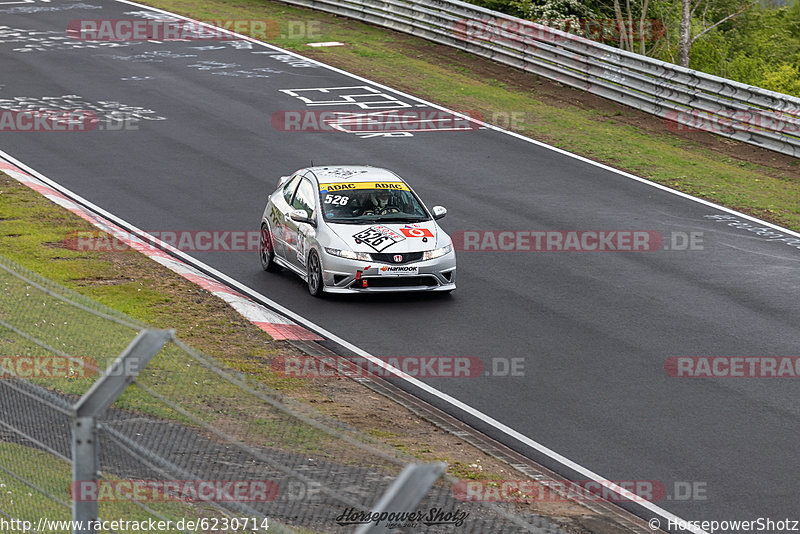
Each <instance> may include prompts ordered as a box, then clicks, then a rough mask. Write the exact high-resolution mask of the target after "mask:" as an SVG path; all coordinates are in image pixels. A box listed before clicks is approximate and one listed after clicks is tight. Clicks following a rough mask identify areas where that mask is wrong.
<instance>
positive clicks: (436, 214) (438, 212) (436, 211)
mask: <svg viewBox="0 0 800 534" xmlns="http://www.w3.org/2000/svg"><path fill="white" fill-rule="evenodd" d="M445 215H447V210H446V209H445V207H444V206H434V207H433V220H439V219H441V218H442V217H444V216H445Z"/></svg>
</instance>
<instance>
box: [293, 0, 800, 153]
mask: <svg viewBox="0 0 800 534" xmlns="http://www.w3.org/2000/svg"><path fill="white" fill-rule="evenodd" d="M281 1H282V2H284V3H287V4H293V5H300V6H305V7H309V8H312V9H317V10H320V11H325V12H329V13H334V14H337V15H342V16H345V17H349V18H353V19H357V20H361V21H364V22H368V23H370V24H375V25H378V26H383V27H385V28H390V29H393V30H397V31H401V32H404V33H409V34H412V35H416V36H418V37H422V38H424V39H428V40H430V41H434V42H436V43H440V44H444V45H447V46H452V47H455V48H458V49H461V50H464V51H467V52H471V53H473V54H476V55H479V56H483V57H486V58H489V59H492V60H494V61H498V62H500V63H504V64H506V65H510V66H513V67H517V68H520V69H523V70H525V71H528V72H533V73H535V74H537V75H540V76H543V77H545V78H549V79H552V80H556V81H559V82H561V83H563V84H565V85H569V86H571V87H575V88H578V89H582V90H585V91H588V92H590V93H593V94H596V95H599V96H602V97H605V98H608V99H611V100H614V101H616V102H621V103H623V104H626V105H629V106H632V107H634V108H637V109H640V110H642V111H646V112H648V113H652V114H654V115H657V116H659V117H662V118H664V119H665V120H668V121H671V124H674V125H675V128H677V129H684V130H703V131H711V132H714V133H716V134H719V135H722V136H725V137H730V138H733V139H736V140H739V141H743V142H745V143H749V144H752V145H756V146H760V147H763V148H767V149H770V150H774V151H777V152H781V153H784V154H789V155H791V156H795V157H798V156H800V98H796V97H793V96H789V95H784V94H781V93H776V92H774V91H769V90H767V89H762V88H760V87H755V86H750V85H746V84H742V83H739V82H735V81H732V80H727V79H725V78H720V77H717V76H713V75H710V74H705V73H702V72H699V71H695V70H691V69H687V68H684V67H680V66H677V65H673V64H671V63H666V62H663V61H659V60H656V59H653V58H649V57H646V56H642V55H639V54H634V53H631V52H627V51H625V50H621V49H617V48H614V47H611V46H608V45H604V44H601V43H598V42H595V41H591V40H589V39H586V38H583V37H579V36H576V35H572V34H569V33H566V32H563V31H560V30H557V29H554V28H550V27H547V26H543V25H540V24H535V23H533V22H530V21H526V20H522V19H519V18H516V17H512V16H510V15H505V14H502V13H498V12H495V11H491V10H488V9H484V8H481V7H478V6H474V5H471V4H467V3H464V2H459V1H458V0H281Z"/></svg>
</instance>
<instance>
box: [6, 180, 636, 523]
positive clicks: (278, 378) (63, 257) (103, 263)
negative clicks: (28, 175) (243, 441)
mask: <svg viewBox="0 0 800 534" xmlns="http://www.w3.org/2000/svg"><path fill="white" fill-rule="evenodd" d="M94 231H96V229H94V227H92V226H91V225H90V224H89V223H88V222H86V221H84V220H83V219H81V218H79V217H77V216H76V215H74V214H72V213H70V212H68V211H66V210H64V209H63V208H61V207H59V206H57V205H55V204H53V203H51V202H50V201H48V200H47V199H45V198H44V197H42V196H40V195H39V194H38V193H36V192H34V191H32V190H30V189H29V188H27V187H25V186H23V185H21V184H19V183H18V182H17V181H16V180H14V179H12V178H10V177H8V176H7V175H5V174H3V173H0V255H2V256H5V257H7V258H9V259H11V260H13V261H15V262H17V263H19V264H21V265H23V266H24V267H26V268H28V269H30V270H32V271H34V272H36V273H38V274H41V275H43V276H45V277H47V278H49V279H51V280H53V281H55V282H57V283H59V284H61V285H63V286H65V287H67V288H69V289H72V290H74V291H76V292H78V293H80V294H82V295H85V296H87V297H90V298H92V299H94V300H96V301H98V302H101V303H103V304H105V305H106V306H109V307H111V308H113V309H115V310H118V311H121V312H124V313H127V314H129V315H131V316H133V317H135V318H136V319H139V320H140V321H142V322H143V323H146V324H148V325H150V326H153V327H155V328H174V329H175V330H176V334H177V336H178V337H179V338H181V339H182V340H183V341H185V342H187V343H189V344H190V345H192V346H193V347H195V348H196V349H198V350H200V351H202V352H204V353H206V354H209V355H211V356H213V357H214V358H215V359H216V360H217V361H218V362H221V364H222V365H224V366H225V367H227V368H230V369H231V370H233V371H238V372H241V373H242V374H244V375H246V376H247V378H248V380H254V381H258V382H261V383H263V384H266V385H267V386H269V387H271V388H272V389H274V390H276V391H278V392H279V393H280V394H281V395H283V396H284V397H285V398H286V399H287V400H288V401H290V402H301V403H303V404H304V405H306V406H310V407H311V409H312V410H316V411H318V412H321V413H322V414H324V415H326V416H329V417H332V418H334V419H337V420H339V421H341V422H343V423H346V424H347V425H349V426H351V427H355V428H357V429H359V430H361V431H363V432H365V433H366V434H368V435H370V436H372V437H373V439H376V440H378V441H380V442H382V443H384V444H387V445H388V446H390V447H393V448H395V449H398V450H399V451H402V452H403V453H406V454H409V455H411V456H413V457H415V458H417V459H419V460H420V461H424V462H435V461H445V462H447V463H448V466H449V468H448V471H449V473H450V474H451V475H452V476H455V477H457V478H459V479H468V480H495V479H507V478H511V479H519V478H521V477H520V473H518V472H516V471H514V470H513V469H512V468H511V467H510V466H508V465H506V464H504V463H502V462H500V461H497V460H495V459H494V458H492V457H491V456H489V455H487V454H485V453H483V452H482V451H480V450H479V449H477V448H475V447H473V446H471V445H469V444H468V443H466V442H464V441H462V440H461V439H460V438H459V437H457V436H453V435H451V434H448V433H446V432H444V431H442V430H440V429H439V428H438V427H436V426H434V425H433V424H430V423H428V422H427V421H425V420H423V419H421V418H419V417H417V416H416V415H415V414H413V413H412V412H410V411H409V410H407V409H406V408H404V407H402V406H400V405H398V404H396V403H394V402H392V401H390V400H388V399H386V398H384V397H382V396H380V395H378V394H376V393H374V392H373V391H371V390H368V389H367V388H365V387H364V386H362V385H361V384H359V383H357V382H355V381H353V380H350V379H347V378H338V379H322V378H318V379H298V378H287V377H285V376H283V375H280V374H278V373H275V372H273V371H272V370H271V368H270V362H271V361H272V359H273V358H277V357H286V356H294V355H297V350H296V349H295V348H294V347H293V346H291V345H290V344H288V343H286V342H283V341H276V340H273V339H271V338H270V336H269V335H268V334H266V333H265V332H263V331H262V330H260V329H259V328H257V327H256V326H254V325H253V324H251V323H249V322H248V321H246V320H244V319H243V318H242V317H241V316H240V315H239V314H238V313H237V312H236V311H234V310H233V309H232V308H231V307H230V306H228V305H227V304H226V303H225V302H223V301H222V300H220V299H218V298H217V297H215V296H213V295H212V294H210V293H208V292H207V291H206V290H204V289H201V288H198V287H197V286H196V285H195V284H193V283H192V282H190V281H188V280H186V279H184V278H182V277H180V276H179V275H177V274H175V273H173V272H172V271H169V270H168V269H166V268H165V267H162V266H161V265H159V264H157V263H155V262H153V261H151V260H150V259H149V258H147V257H145V256H143V255H141V254H139V253H138V252H135V251H133V250H112V251H96V250H88V251H78V250H72V249H70V248H68V247H67V246H66V243H67V242H68V240H69V239H70V236H72V235H74V233H75V232H94ZM4 313H13V310H4ZM7 349H8V348H7V347H4V350H7ZM181 365H185V364H184V363H182V362H180V361H178V360H173V359H169V358H168V359H166V360H165V361H163V362H161V363H160V364H158V365H156V366H154V367H153V369H152V370H153V371H154V372H153V373H149V374H148V376H152V377H153V379H154V380H159V377H161V378H163V373H162V371H163V372H166V373H167V374H174V372H175V370H176V366H179V367H180V366H181ZM150 370H151V369H149V370H148V371H150ZM201 371H202V370H201ZM184 374H185V373H184ZM201 374H202V373H201ZM186 376H187V377H191V379H192V380H195V378H196V377H195V375H194V374H191V375H186ZM204 376H205V375H202V376H201V378H203V377H204ZM206 378H207V377H206ZM165 380H166V379H165ZM46 385H48V386H51V387H57V388H58V389H61V390H63V391H67V392H70V391H71V392H72V393H74V394H80V393H81V392H83V391H85V389H86V387H87V384H86V379H78V380H76V381H73V382H70V381H69V380H67V379H60V380H56V381H50V382H49V383H47V384H46ZM149 385H151V386H153V385H154V384H149ZM155 386H157V384H155ZM71 388H72V389H71ZM135 389H136V388H129V390H128V391H126V393H125V394H124V395H123V397H122V398H121V399H120V402H119V403H118V404H117V405H116V406H117V407H118V408H121V409H129V410H133V411H136V412H140V413H144V414H149V415H152V416H155V417H162V418H166V419H169V420H175V421H182V422H184V423H189V424H191V422H190V421H186V420H184V418H183V417H182V416H181V415H180V414H177V413H174V411H173V410H171V409H169V408H167V407H165V406H160V405H157V404H154V403H153V402H152V399H149V397H147V396H146V395H142V394H140V393H139V392H137V391H135ZM194 389H196V388H194ZM191 395H195V394H194V393H193V394H191ZM191 395H190V396H189V397H186V402H187V404H185V405H184V407H185V408H187V409H190V407H192V406H195V405H201V408H203V409H205V410H211V412H213V413H212V415H213V417H212V418H211V419H208V420H206V419H204V418H201V419H203V421H204V422H206V423H210V424H212V425H215V426H218V427H220V428H222V426H221V425H227V426H225V428H227V427H228V426H230V424H231V421H236V420H243V419H242V417H244V418H245V419H247V420H250V419H253V417H248V414H249V415H250V416H252V415H253V414H255V413H258V410H259V408H258V406H257V405H255V404H252V403H250V404H248V405H246V406H240V407H239V408H237V410H236V413H230V412H229V411H228V410H226V411H224V412H222V413H217V411H216V407H217V405H218V404H219V403H223V402H224V403H228V401H230V399H231V395H234V396H235V395H237V392H236V391H235V389H232V388H230V387H228V385H226V384H222V385H220V384H219V381H218V380H208V379H205V378H204V379H203V383H202V387H200V388H199V390H198V391H196V398H194V397H192V396H191ZM218 397H219V399H218ZM215 399H216V400H215ZM220 399H222V400H220ZM218 401H219V402H218ZM194 411H196V410H194ZM240 412H241V413H240ZM204 413H205V412H204ZM237 417H238V418H239V419H237ZM270 424H271V422H270V421H269V420H267V421H264V422H263V427H264V428H260V427H259V428H255V429H253V428H248V432H250V433H251V434H253V435H260V436H262V437H263V441H262V445H267V446H274V447H276V448H279V449H280V448H285V447H292V446H294V445H293V444H294V443H295V442H294V441H292V440H294V439H296V445H297V446H298V448H299V449H301V450H310V449H307V448H308V447H311V449H313V450H314V451H316V452H317V453H318V452H319V451H320V450H322V449H324V448H325V445H324V443H325V440H326V439H330V438H329V437H327V436H325V437H324V439H322V441H320V440H317V439H315V438H314V436H313V435H312V436H309V435H307V432H306V431H305V430H304V429H303V428H299V427H298V428H295V427H293V426H290V427H286V425H285V424H284V425H283V427H281V428H280V429H277V430H280V431H281V439H280V440H279V442H274V443H273V441H274V440H271V438H270V435H271V433H274V431H275V430H276V429H272V428H271V427H270ZM251 426H252V425H251ZM301 434H302V435H301ZM251 437H252V436H251ZM286 439H289V440H290V441H289V442H285V440H286ZM26 451H27V452H26ZM298 452H299V451H298ZM345 456H346V455H345ZM25 458H28V459H31V457H30V451H29V450H27V449H26V450H25V451H21V450H19V448H18V447H17V446H15V445H13V444H8V446H7V447H6V448H5V449H3V448H0V466H3V465H4V466H6V467H12V468H14V467H16V468H20V469H22V468H24V467H25V466H26V465H28V464H29V463H30V462H28V460H25ZM54 462H55V463H54V464H53V465H51V463H48V462H35V464H36V465H37V466H38V467H39V468H41V469H40V471H41V475H37V476H39V477H40V478H41V477H44V478H41V480H42V481H46V482H47V483H46V485H45V486H46V489H48V491H50V490H52V491H53V492H55V491H56V490H55V489H53V488H56V489H57V490H58V491H59V492H60V493H59V495H62V494H64V493H65V492H64V484H65V482H64V481H65V480H68V479H69V477H68V476H67V477H65V476H64V473H63V472H62V471H63V470H64V467H63V466H61V465H60V463H59V462H58V461H54ZM56 464H58V465H56ZM37 480H38V479H37ZM2 484H6V485H7V487H8V488H9V491H13V493H14V495H17V497H18V500H17V501H16V504H15V507H14V510H16V511H18V512H19V513H23V512H24V513H25V514H31V515H29V516H28V517H37V516H39V515H41V514H45V513H47V514H50V512H52V513H53V515H51V516H49V517H54V518H59V517H63V515H64V511H63V510H60V509H57V508H58V507H57V506H55V505H52V504H47V505H46V506H45V508H46V509H45V508H42V509H40V508H37V505H35V503H36V502H39V501H42V498H41V497H39V496H38V495H36V492H31V490H30V488H27V486H24V485H23V484H21V483H18V482H15V481H14V480H13V479H12V478H10V477H7V476H5V473H2V472H0V488H2ZM12 486H13V489H12ZM54 494H55V493H54ZM7 495H9V496H10V495H11V494H7ZM9 498H10V497H9ZM20 499H21V500H20ZM22 500H25V501H26V502H22ZM6 504H9V506H10V505H11V502H10V501H9V502H8V503H6ZM32 506H33V508H31V507H32ZM54 506H55V507H54ZM526 506H528V507H529V510H530V511H532V512H534V513H538V514H542V515H545V516H548V517H551V518H553V519H554V520H555V521H557V522H558V523H560V524H562V525H565V526H568V527H569V528H570V530H571V531H573V532H578V533H579V532H589V531H591V532H609V533H617V532H622V531H623V530H622V527H620V526H619V525H618V524H615V523H614V522H613V520H609V519H607V518H604V517H603V516H602V515H601V514H598V513H596V512H592V511H590V510H588V509H586V508H584V507H582V506H580V505H577V504H575V503H572V502H534V503H528V504H526ZM48 507H50V508H52V510H51V509H50V508H48ZM4 509H5V508H4ZM118 511H120V510H117V509H113V510H109V511H108V513H109V514H111V515H109V517H111V516H114V517H120V516H119V514H116V515H114V514H115V513H116V512H118ZM34 512H35V513H34ZM122 512H124V510H122ZM173 512H174V514H175V516H180V515H181V514H180V513H179V512H180V510H178V511H173V510H164V513H165V514H166V515H168V516H170V517H172V516H173ZM124 517H129V518H133V517H139V515H138V512H136V513H135V514H134V513H132V514H131V515H129V516H124ZM588 525H592V526H591V528H589V527H588ZM597 525H602V528H598V527H597Z"/></svg>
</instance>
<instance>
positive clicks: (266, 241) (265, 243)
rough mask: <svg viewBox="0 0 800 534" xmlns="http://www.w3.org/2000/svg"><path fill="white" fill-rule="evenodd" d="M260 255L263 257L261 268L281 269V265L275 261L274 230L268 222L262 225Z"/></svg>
mask: <svg viewBox="0 0 800 534" xmlns="http://www.w3.org/2000/svg"><path fill="white" fill-rule="evenodd" d="M258 243H259V244H258V255H259V257H260V258H261V268H262V269H264V270H265V271H269V272H272V273H274V272H276V271H280V270H281V267H280V265H278V264H277V263H275V248H274V246H273V244H272V243H273V241H272V232H270V229H269V226H267V224H266V223H264V224H262V225H261V239H259V242H258Z"/></svg>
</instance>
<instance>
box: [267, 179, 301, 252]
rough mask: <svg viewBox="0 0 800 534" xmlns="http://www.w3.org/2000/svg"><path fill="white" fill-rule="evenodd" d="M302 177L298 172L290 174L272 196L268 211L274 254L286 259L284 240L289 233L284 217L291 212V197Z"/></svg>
mask: <svg viewBox="0 0 800 534" xmlns="http://www.w3.org/2000/svg"><path fill="white" fill-rule="evenodd" d="M301 179H302V177H301V176H300V175H298V174H295V175H294V176H292V177H291V178H290V179H289V180H288V181H287V182H286V183H285V184H284V186H283V188H282V189H280V190H279V191H278V192H277V193H276V194H274V195H273V196H272V208H271V209H270V213H269V225H270V228H272V243H273V244H274V246H275V254H276V255H277V256H280V257H281V258H283V259H285V260H288V259H289V257H290V254H289V249H288V244H287V242H286V240H287V238H288V236H289V233H288V229H287V228H286V218H287V217H288V216H289V213H291V211H292V209H294V208H292V205H291V202H292V197H294V193H295V191H296V190H297V186H298V185H299V184H300V180H301Z"/></svg>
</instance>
